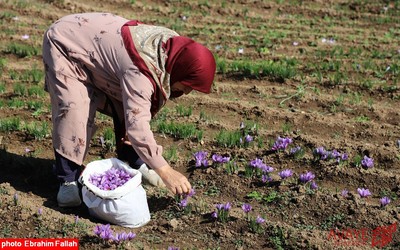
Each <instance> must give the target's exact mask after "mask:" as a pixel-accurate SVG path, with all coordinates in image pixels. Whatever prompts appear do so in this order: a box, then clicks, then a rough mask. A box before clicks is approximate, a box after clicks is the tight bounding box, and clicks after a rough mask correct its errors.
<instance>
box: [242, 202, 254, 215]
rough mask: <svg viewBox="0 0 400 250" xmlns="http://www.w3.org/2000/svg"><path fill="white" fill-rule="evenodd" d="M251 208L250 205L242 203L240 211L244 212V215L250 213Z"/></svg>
mask: <svg viewBox="0 0 400 250" xmlns="http://www.w3.org/2000/svg"><path fill="white" fill-rule="evenodd" d="M251 209H252V207H251V205H250V204H247V203H244V204H243V205H242V210H243V212H245V213H246V214H247V213H249V212H250V211H251Z"/></svg>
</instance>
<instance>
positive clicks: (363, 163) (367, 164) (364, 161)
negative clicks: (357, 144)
mask: <svg viewBox="0 0 400 250" xmlns="http://www.w3.org/2000/svg"><path fill="white" fill-rule="evenodd" d="M361 166H363V167H364V168H372V167H374V159H372V158H369V157H368V156H366V155H364V159H362V161H361Z"/></svg>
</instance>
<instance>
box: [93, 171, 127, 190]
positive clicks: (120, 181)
mask: <svg viewBox="0 0 400 250" xmlns="http://www.w3.org/2000/svg"><path fill="white" fill-rule="evenodd" d="M131 178H132V176H131V175H130V174H129V173H128V172H127V171H126V170H125V169H117V168H110V169H108V170H107V171H105V172H104V173H94V174H92V175H91V176H90V177H89V181H90V183H92V184H93V185H95V186H96V187H98V188H100V189H101V190H114V189H116V188H118V187H120V186H122V185H124V184H125V183H126V182H128V181H129V180H130V179H131Z"/></svg>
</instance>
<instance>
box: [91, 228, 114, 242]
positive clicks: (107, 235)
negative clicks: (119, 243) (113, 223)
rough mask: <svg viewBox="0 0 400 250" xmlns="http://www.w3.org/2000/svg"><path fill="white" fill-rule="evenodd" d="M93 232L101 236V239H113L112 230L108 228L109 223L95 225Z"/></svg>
mask: <svg viewBox="0 0 400 250" xmlns="http://www.w3.org/2000/svg"><path fill="white" fill-rule="evenodd" d="M94 234H96V235H97V236H99V237H100V238H102V239H103V240H112V239H114V236H113V235H112V234H113V231H112V230H111V228H110V224H107V225H97V226H96V227H95V229H94Z"/></svg>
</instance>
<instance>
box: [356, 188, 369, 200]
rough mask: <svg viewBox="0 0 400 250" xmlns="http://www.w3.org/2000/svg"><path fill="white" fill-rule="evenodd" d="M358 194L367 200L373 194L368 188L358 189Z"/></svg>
mask: <svg viewBox="0 0 400 250" xmlns="http://www.w3.org/2000/svg"><path fill="white" fill-rule="evenodd" d="M357 192H358V194H359V195H360V197H361V198H366V197H368V196H371V195H372V193H371V192H370V191H369V189H367V188H357Z"/></svg>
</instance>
